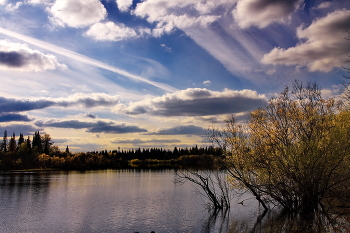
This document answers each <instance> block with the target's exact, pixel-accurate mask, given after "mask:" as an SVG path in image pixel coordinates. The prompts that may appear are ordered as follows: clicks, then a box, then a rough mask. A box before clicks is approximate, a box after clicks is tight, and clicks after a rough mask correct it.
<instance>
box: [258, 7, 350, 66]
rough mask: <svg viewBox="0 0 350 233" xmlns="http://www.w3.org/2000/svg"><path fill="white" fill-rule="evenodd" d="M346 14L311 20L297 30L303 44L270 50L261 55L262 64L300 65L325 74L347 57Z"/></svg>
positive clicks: (349, 14)
mask: <svg viewBox="0 0 350 233" xmlns="http://www.w3.org/2000/svg"><path fill="white" fill-rule="evenodd" d="M349 28H350V11H349V10H341V11H335V12H332V13H330V14H328V15H327V16H325V17H323V18H320V19H317V20H315V21H314V22H313V23H312V24H311V25H310V26H309V27H307V28H303V27H299V28H298V29H297V36H298V38H300V39H304V40H306V41H305V42H302V43H300V44H298V45H296V46H295V47H291V48H288V49H283V48H274V49H273V50H272V51H270V53H268V54H265V55H264V57H263V59H262V62H263V63H265V64H274V65H277V64H283V65H303V66H307V67H308V69H309V70H310V71H322V72H329V71H331V70H332V69H333V68H334V67H340V66H342V65H344V64H345V62H346V58H347V57H346V54H349V53H350V46H349V41H348V40H345V37H346V36H347V35H348V34H347V32H346V31H345V30H348V29H349Z"/></svg>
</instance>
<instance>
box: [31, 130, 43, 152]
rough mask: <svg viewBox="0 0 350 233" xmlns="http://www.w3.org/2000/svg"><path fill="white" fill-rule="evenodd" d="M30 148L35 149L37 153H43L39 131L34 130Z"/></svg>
mask: <svg viewBox="0 0 350 233" xmlns="http://www.w3.org/2000/svg"><path fill="white" fill-rule="evenodd" d="M32 148H33V149H35V150H37V152H38V153H40V154H41V153H43V146H42V142H41V137H40V133H39V131H36V132H35V133H34V135H33V141H32Z"/></svg>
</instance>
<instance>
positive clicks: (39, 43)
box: [0, 27, 176, 92]
mask: <svg viewBox="0 0 350 233" xmlns="http://www.w3.org/2000/svg"><path fill="white" fill-rule="evenodd" d="M0 33H1V34H4V35H7V36H10V37H13V38H16V39H19V40H22V41H24V42H27V43H30V44H32V45H35V46H38V47H40V48H42V49H46V50H49V51H51V52H54V53H57V54H60V55H62V56H65V57H68V58H71V59H73V60H76V61H79V62H82V63H84V64H88V65H91V66H94V67H98V68H102V69H105V70H109V71H112V72H114V73H117V74H120V75H122V76H125V77H128V78H131V79H133V80H136V81H140V82H144V83H148V84H150V85H152V86H155V87H158V88H160V89H162V90H165V91H167V92H174V91H176V88H174V87H171V86H169V85H167V84H164V83H159V82H154V81H151V80H148V79H146V78H143V77H140V76H137V75H134V74H131V73H129V72H127V71H125V70H122V69H119V68H116V67H114V66H110V65H107V64H105V63H103V62H100V61H97V60H95V59H92V58H89V57H87V56H84V55H82V54H79V53H76V52H73V51H70V50H68V49H64V48H61V47H58V46H56V45H53V44H50V43H47V42H44V41H41V40H38V39H34V38H32V37H29V36H25V35H21V34H19V33H16V32H12V31H9V30H6V29H4V28H1V27H0Z"/></svg>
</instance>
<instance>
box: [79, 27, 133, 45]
mask: <svg viewBox="0 0 350 233" xmlns="http://www.w3.org/2000/svg"><path fill="white" fill-rule="evenodd" d="M85 34H86V35H87V36H89V37H92V38H93V39H95V40H102V41H103V40H105V41H119V40H123V39H126V38H133V37H137V36H138V33H137V32H136V31H135V30H134V29H132V28H128V27H125V25H124V24H115V23H113V22H107V23H95V24H94V25H92V26H91V27H90V29H89V30H88V31H87V32H86V33H85Z"/></svg>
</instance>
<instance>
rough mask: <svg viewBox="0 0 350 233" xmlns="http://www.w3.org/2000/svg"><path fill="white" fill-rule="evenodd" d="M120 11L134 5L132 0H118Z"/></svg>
mask: <svg viewBox="0 0 350 233" xmlns="http://www.w3.org/2000/svg"><path fill="white" fill-rule="evenodd" d="M116 3H117V5H118V9H119V10H120V11H127V10H128V9H129V8H130V6H131V5H132V0H116Z"/></svg>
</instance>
